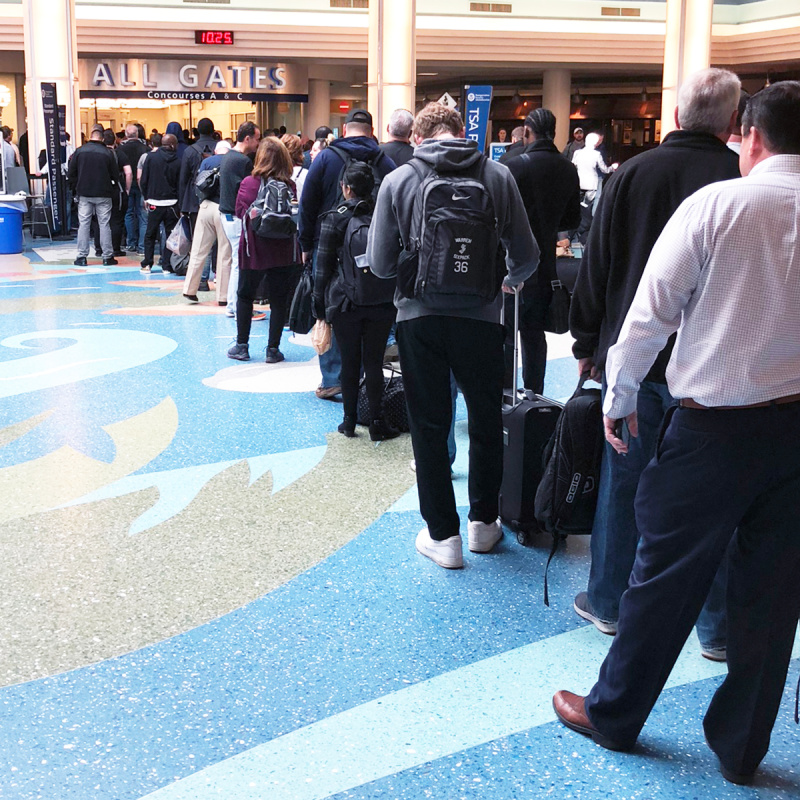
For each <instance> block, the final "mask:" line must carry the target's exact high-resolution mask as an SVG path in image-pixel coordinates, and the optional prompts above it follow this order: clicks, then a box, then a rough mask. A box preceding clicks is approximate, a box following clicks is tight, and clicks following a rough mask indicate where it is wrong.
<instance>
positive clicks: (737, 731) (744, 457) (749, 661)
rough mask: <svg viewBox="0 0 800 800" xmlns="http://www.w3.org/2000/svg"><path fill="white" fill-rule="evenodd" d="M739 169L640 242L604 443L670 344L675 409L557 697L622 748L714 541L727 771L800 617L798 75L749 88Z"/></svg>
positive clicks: (785, 662) (562, 709) (690, 610)
mask: <svg viewBox="0 0 800 800" xmlns="http://www.w3.org/2000/svg"><path fill="white" fill-rule="evenodd" d="M742 133H743V140H742V150H741V156H740V158H741V161H740V164H741V171H742V175H744V176H745V177H743V178H740V179H736V180H730V181H724V182H720V183H716V184H711V185H709V186H707V187H705V188H703V189H700V190H699V191H697V192H696V193H695V194H693V195H692V196H691V197H689V198H688V199H687V200H685V201H684V202H683V204H682V205H681V206H680V207H679V208H678V210H677V211H676V212H675V214H674V216H673V217H672V219H671V220H670V221H669V223H668V224H667V226H666V227H665V228H664V231H663V233H662V234H661V236H660V238H659V240H658V242H657V243H656V245H655V247H654V248H653V251H652V253H651V256H650V259H649V261H648V263H647V267H646V268H645V272H644V275H643V277H642V280H641V282H640V284H639V288H638V290H637V292H636V296H635V298H634V302H633V305H632V306H631V308H630V311H629V312H628V315H627V317H626V319H625V323H624V325H623V328H622V331H621V333H620V337H619V340H618V342H617V344H616V345H614V347H612V348H611V350H610V351H609V355H608V361H607V379H608V391H607V393H606V397H605V402H604V406H603V410H604V413H605V419H604V422H605V431H606V438H607V440H608V441H609V443H610V444H611V445H612V446H613V447H614V448H615V450H617V451H618V452H620V453H624V452H626V450H627V444H626V441H625V438H626V436H625V435H624V434H622V435H621V431H620V426H621V423H622V422H623V421H624V422H625V423H626V424H627V429H628V431H629V432H630V435H631V436H636V434H637V418H636V393H637V390H638V386H639V383H640V382H641V381H642V380H643V379H644V377H645V375H646V374H647V371H648V369H649V368H650V365H651V364H652V363H653V361H654V360H655V358H656V356H657V355H658V353H659V352H660V351H661V349H662V348H663V347H664V345H665V343H666V341H667V338H668V337H669V336H670V335H671V334H672V333H673V332H675V331H677V332H678V337H677V341H676V344H675V348H674V350H673V353H672V357H671V359H670V363H669V366H668V368H667V382H668V384H669V390H670V392H671V394H672V395H673V396H674V397H676V398H680V400H679V405H678V406H677V407H674V408H673V410H672V413H670V414H668V416H667V418H666V419H665V424H664V426H663V427H662V433H661V436H660V437H659V443H658V447H657V452H656V457H655V459H654V460H653V461H652V462H651V463H650V465H649V466H648V467H647V469H646V470H645V471H644V473H643V475H642V478H641V480H640V482H639V489H638V492H637V495H636V519H637V524H638V526H639V530H640V532H641V541H640V544H639V548H638V550H637V552H636V561H635V563H634V567H633V573H632V575H631V579H630V584H629V588H628V590H627V591H626V592H625V594H624V595H623V597H622V601H621V603H620V614H619V623H618V630H617V636H616V638H615V640H614V643H613V644H612V646H611V649H610V651H609V654H608V656H607V658H606V660H605V662H604V663H603V666H602V668H601V670H600V676H599V678H598V681H597V683H596V684H595V686H594V688H593V689H592V690H591V692H590V693H589V694H588V695H587V696H586V697H585V698H584V697H581V696H579V695H575V694H572V693H571V692H566V691H560V692H557V693H556V695H555V696H554V698H553V706H554V708H555V710H556V714H557V716H558V717H559V719H560V720H561V721H562V722H563V723H564V724H565V725H567V727H569V728H572V729H573V730H577V731H578V732H580V733H584V734H586V735H588V736H591V737H592V738H593V739H594V741H595V742H597V743H598V744H600V745H602V746H604V747H607V748H609V749H617V750H628V749H630V748H632V747H633V745H634V744H635V742H636V738H637V736H638V735H639V732H640V731H641V729H642V727H643V725H644V723H645V721H646V719H647V717H648V715H649V713H650V710H651V709H652V707H653V705H654V704H655V702H656V700H657V699H658V696H659V694H660V693H661V691H662V689H663V688H664V684H665V683H666V681H667V678H668V677H669V674H670V671H671V670H672V667H673V665H674V664H675V661H676V659H677V658H678V655H679V654H680V652H681V648H682V647H683V645H684V643H685V642H686V639H687V637H688V636H689V633H690V631H691V629H692V626H693V625H694V622H695V620H696V619H697V615H698V613H699V611H700V608H701V606H702V604H703V600H704V599H705V597H706V594H707V593H708V589H709V586H710V585H711V582H712V580H713V578H714V575H715V573H716V571H717V568H718V566H719V564H720V563H721V561H722V558H723V556H724V555H725V553H726V551H727V553H728V558H729V574H728V582H729V583H728V596H727V602H728V626H729V633H728V675H727V677H726V678H725V680H724V682H723V683H722V685H721V686H720V687H719V688H718V689H717V691H716V693H715V695H714V698H713V700H712V702H711V705H710V707H709V709H708V711H707V713H706V716H705V719H704V731H705V736H706V740H707V741H708V743H709V745H710V747H711V749H712V750H713V751H714V752H715V753H716V755H717V756H718V758H719V761H720V768H721V771H722V774H723V776H724V777H725V778H726V779H727V780H729V781H732V782H734V783H740V784H746V783H749V782H750V781H751V780H752V779H753V775H754V773H755V770H756V769H757V767H758V765H759V764H760V763H761V760H762V759H763V758H764V756H765V755H766V752H767V749H768V747H769V739H770V733H771V731H772V727H773V725H774V723H775V718H776V716H777V713H778V708H779V705H780V701H781V697H782V694H783V689H784V684H785V682H786V676H787V671H788V667H789V660H790V658H791V652H792V644H793V641H794V637H795V632H796V630H797V620H798V614H799V613H800V527H798V522H797V518H798V512H799V511H800V458H798V455H797V443H798V442H800V315H799V314H798V313H797V309H798V308H799V307H800V242H798V237H797V220H798V219H800V82H796V81H785V82H781V83H775V84H773V85H772V86H770V87H769V88H767V89H764V90H762V91H761V92H759V93H758V94H756V95H754V96H753V97H752V98H751V100H750V102H749V104H748V106H747V110H746V111H745V114H744V119H743V124H742Z"/></svg>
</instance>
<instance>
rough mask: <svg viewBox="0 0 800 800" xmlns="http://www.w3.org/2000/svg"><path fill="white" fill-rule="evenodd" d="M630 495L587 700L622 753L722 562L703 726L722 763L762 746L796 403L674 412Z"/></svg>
mask: <svg viewBox="0 0 800 800" xmlns="http://www.w3.org/2000/svg"><path fill="white" fill-rule="evenodd" d="M666 422H667V425H666V432H665V433H664V434H663V436H662V438H661V440H660V441H659V443H658V445H657V449H656V456H655V458H654V459H653V461H651V462H650V465H649V466H648V467H647V468H646V469H645V471H644V473H643V474H642V478H641V480H640V483H639V489H638V492H637V494H636V522H637V525H638V527H639V531H640V533H641V540H640V544H639V548H638V550H637V552H636V560H635V562H634V565H633V572H632V574H631V580H630V584H629V587H628V589H627V591H626V592H625V593H624V594H623V596H622V601H621V603H620V614H619V622H618V632H617V635H616V637H615V639H614V642H613V644H612V645H611V649H610V650H609V653H608V656H607V657H606V660H605V662H604V663H603V666H602V668H601V670H600V677H599V679H598V682H597V683H596V684H595V686H594V688H593V689H592V690H591V692H590V693H589V695H588V697H587V699H586V712H587V714H588V716H589V719H590V720H591V721H592V723H593V724H594V725H595V727H596V728H597V729H598V730H599V731H600V733H602V734H603V735H604V736H606V737H607V738H609V739H612V740H613V741H614V742H616V743H617V744H618V745H619V746H622V747H631V746H632V745H633V744H634V742H635V741H636V738H637V736H638V735H639V732H640V731H641V729H642V726H643V725H644V723H645V720H646V719H647V716H648V714H649V713H650V710H651V709H652V707H653V705H654V704H655V702H656V700H657V699H658V696H659V694H660V693H661V690H662V689H663V687H664V684H665V682H666V681H667V678H668V677H669V674H670V672H671V670H672V667H673V665H674V664H675V661H676V660H677V658H678V655H679V654H680V651H681V649H682V647H683V645H684V643H685V642H686V639H687V637H688V636H689V634H690V632H691V630H692V626H693V625H694V623H695V621H696V620H697V616H698V614H699V612H700V609H701V607H702V605H703V601H704V600H705V598H706V596H707V594H708V590H709V587H710V586H711V583H712V581H713V580H714V575H715V573H716V571H717V568H718V567H719V565H720V563H721V561H722V559H723V557H724V556H725V554H726V551H728V556H729V563H728V591H727V606H728V675H727V677H726V678H725V680H724V682H723V683H722V685H721V686H720V687H719V689H718V690H717V692H716V694H715V695H714V698H713V700H712V702H711V706H710V707H709V709H708V712H707V714H706V717H705V720H704V728H705V734H706V738H707V740H708V743H709V745H710V746H711V748H712V750H713V751H714V752H715V753H716V754H717V756H718V757H719V759H720V761H721V763H722V764H723V766H725V767H726V768H727V769H728V770H731V771H733V772H737V773H741V774H749V773H751V772H753V771H754V770H755V768H756V767H757V766H758V764H759V763H760V762H761V760H762V759H763V757H764V755H765V754H766V752H767V749H768V747H769V738H770V733H771V731H772V727H773V725H774V723H775V718H776V716H777V713H778V707H779V705H780V701H781V697H782V694H783V689H784V685H785V682H786V676H787V672H788V667H789V660H790V658H791V652H792V645H793V642H794V636H795V632H796V629H797V620H798V614H800V580H798V576H799V575H800V524H799V523H798V516H800V455H799V454H798V442H800V403H789V404H784V405H772V406H768V407H765V408H753V409H737V410H695V409H686V408H677V409H675V410H674V412H673V413H672V415H671V419H670V418H669V416H668V418H667V420H666Z"/></svg>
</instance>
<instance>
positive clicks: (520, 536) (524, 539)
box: [516, 528, 528, 547]
mask: <svg viewBox="0 0 800 800" xmlns="http://www.w3.org/2000/svg"><path fill="white" fill-rule="evenodd" d="M516 534H517V541H518V542H519V543H520V544H521V545H522V546H523V547H524V546H526V545H527V544H528V534H527V533H526V532H525V531H524V530H522V528H517V530H516Z"/></svg>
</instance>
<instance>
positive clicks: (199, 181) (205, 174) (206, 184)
mask: <svg viewBox="0 0 800 800" xmlns="http://www.w3.org/2000/svg"><path fill="white" fill-rule="evenodd" d="M201 166H202V163H201ZM194 186H195V191H196V192H197V199H198V200H199V201H200V202H201V203H202V202H203V200H212V199H214V198H215V197H216V198H219V167H213V168H212V169H204V170H202V171H201V172H198V173H197V177H196V178H195V181H194Z"/></svg>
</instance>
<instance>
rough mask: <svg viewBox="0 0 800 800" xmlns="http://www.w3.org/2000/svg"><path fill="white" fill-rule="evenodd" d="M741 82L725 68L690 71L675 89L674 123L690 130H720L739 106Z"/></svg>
mask: <svg viewBox="0 0 800 800" xmlns="http://www.w3.org/2000/svg"><path fill="white" fill-rule="evenodd" d="M741 89H742V83H741V81H740V80H739V78H737V77H736V75H734V74H733V73H732V72H729V71H728V70H726V69H715V68H711V69H701V70H700V71H699V72H694V73H692V74H691V75H690V76H689V77H688V78H687V79H686V81H685V82H684V83H683V85H682V86H681V88H680V90H679V91H678V124H679V125H680V126H681V128H682V130H685V131H690V132H692V133H711V134H718V133H722V132H723V131H724V130H725V129H726V128H727V127H728V123H730V121H731V116H732V115H733V112H734V111H736V109H737V107H738V105H739V92H740V91H741Z"/></svg>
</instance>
